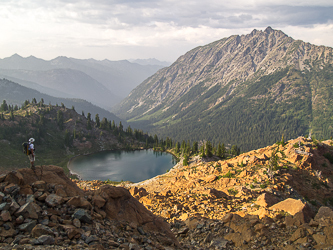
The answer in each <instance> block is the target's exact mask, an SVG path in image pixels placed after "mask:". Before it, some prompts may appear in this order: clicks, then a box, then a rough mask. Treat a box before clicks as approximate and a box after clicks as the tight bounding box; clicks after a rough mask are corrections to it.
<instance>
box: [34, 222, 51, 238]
mask: <svg viewBox="0 0 333 250" xmlns="http://www.w3.org/2000/svg"><path fill="white" fill-rule="evenodd" d="M31 235H32V237H34V238H38V237H40V236H42V235H51V236H54V232H53V231H52V229H51V228H49V227H47V226H44V225H41V224H38V225H36V226H35V227H34V228H33V229H32V231H31Z"/></svg>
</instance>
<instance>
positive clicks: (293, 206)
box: [270, 198, 314, 222]
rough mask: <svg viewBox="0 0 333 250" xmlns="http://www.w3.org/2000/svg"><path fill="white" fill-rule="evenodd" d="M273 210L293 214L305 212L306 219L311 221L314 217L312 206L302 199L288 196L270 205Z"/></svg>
mask: <svg viewBox="0 0 333 250" xmlns="http://www.w3.org/2000/svg"><path fill="white" fill-rule="evenodd" d="M270 209H272V210H278V211H285V212H288V213H289V214H291V215H295V214H297V213H303V215H304V218H305V221H306V222H309V221H310V220H311V218H313V215H314V214H313V212H312V210H311V209H310V207H309V206H308V205H307V204H306V203H303V202H302V201H301V200H295V199H292V198H288V199H286V200H284V201H281V202H279V203H277V204H275V205H273V206H271V207H270Z"/></svg>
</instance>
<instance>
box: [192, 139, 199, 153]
mask: <svg viewBox="0 0 333 250" xmlns="http://www.w3.org/2000/svg"><path fill="white" fill-rule="evenodd" d="M192 153H193V154H194V155H196V154H197V153H198V142H197V141H195V142H193V146H192Z"/></svg>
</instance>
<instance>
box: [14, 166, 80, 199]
mask: <svg viewBox="0 0 333 250" xmlns="http://www.w3.org/2000/svg"><path fill="white" fill-rule="evenodd" d="M17 172H18V173H20V174H21V175H22V176H23V180H24V184H25V185H32V184H33V183H36V182H37V181H45V183H54V184H60V185H63V186H65V187H66V190H65V191H66V194H67V196H76V195H82V196H83V195H84V192H83V190H81V189H80V188H79V187H78V186H76V185H75V183H74V182H72V180H71V179H69V178H68V177H67V176H66V175H65V173H64V170H63V169H62V168H61V167H57V166H52V165H49V166H36V170H35V172H34V171H33V170H31V169H30V168H23V169H20V170H18V171H17Z"/></svg>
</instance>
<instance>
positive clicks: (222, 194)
mask: <svg viewBox="0 0 333 250" xmlns="http://www.w3.org/2000/svg"><path fill="white" fill-rule="evenodd" d="M209 194H210V195H211V196H214V197H215V198H226V199H228V198H229V195H227V194H226V193H225V192H223V191H219V190H216V189H215V188H211V189H210V190H209Z"/></svg>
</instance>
